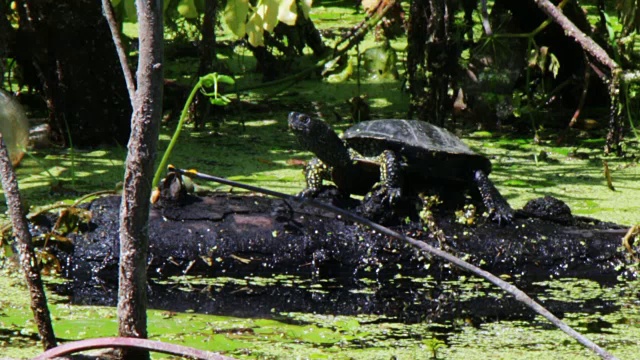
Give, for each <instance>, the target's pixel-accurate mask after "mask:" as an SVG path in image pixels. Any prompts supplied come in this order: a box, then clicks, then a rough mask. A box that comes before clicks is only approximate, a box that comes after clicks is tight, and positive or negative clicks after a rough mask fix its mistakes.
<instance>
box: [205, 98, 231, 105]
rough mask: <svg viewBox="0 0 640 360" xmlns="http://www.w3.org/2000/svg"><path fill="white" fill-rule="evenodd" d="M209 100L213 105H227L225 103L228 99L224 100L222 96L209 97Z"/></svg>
mask: <svg viewBox="0 0 640 360" xmlns="http://www.w3.org/2000/svg"><path fill="white" fill-rule="evenodd" d="M209 101H210V102H211V104H213V105H218V106H227V104H228V103H229V99H227V101H225V99H224V98H221V97H220V98H209Z"/></svg>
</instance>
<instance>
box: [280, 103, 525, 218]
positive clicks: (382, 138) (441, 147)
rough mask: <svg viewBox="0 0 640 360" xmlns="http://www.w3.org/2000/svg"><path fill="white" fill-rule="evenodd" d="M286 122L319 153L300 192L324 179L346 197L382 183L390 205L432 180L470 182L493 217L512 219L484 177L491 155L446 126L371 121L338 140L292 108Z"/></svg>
mask: <svg viewBox="0 0 640 360" xmlns="http://www.w3.org/2000/svg"><path fill="white" fill-rule="evenodd" d="M288 121H289V127H290V129H291V130H292V132H293V133H294V134H295V135H296V137H297V138H298V141H299V142H300V144H301V145H302V146H303V147H304V148H305V149H306V150H309V151H311V152H312V153H314V154H315V155H316V156H317V158H314V159H312V160H311V161H310V162H309V164H308V165H307V168H306V173H305V175H306V179H307V188H306V189H305V190H304V191H303V192H302V193H301V195H303V196H313V195H315V194H317V192H318V191H319V189H320V188H321V186H322V183H323V180H331V181H333V183H334V184H335V185H336V187H338V189H339V190H340V191H341V192H342V193H344V194H347V195H350V194H359V195H365V194H368V193H370V192H371V191H372V189H373V188H374V186H375V184H377V183H378V184H381V186H382V188H383V189H384V192H385V194H386V197H387V200H388V201H389V203H391V204H393V203H394V202H395V201H397V199H399V198H400V197H401V196H402V195H403V193H404V192H406V191H409V192H411V193H420V192H423V191H424V190H425V189H426V188H428V187H429V186H430V184H432V183H433V182H434V181H435V182H439V183H444V184H449V183H451V184H453V183H457V184H468V185H470V186H474V187H476V188H477V190H478V192H479V194H480V196H481V198H482V201H483V203H484V204H485V206H486V208H487V211H488V212H489V213H490V214H491V216H492V218H493V219H494V220H495V221H497V222H499V223H509V222H511V221H512V218H513V210H512V209H511V207H510V206H509V204H508V203H507V201H506V200H505V199H504V198H503V197H502V195H500V193H499V192H498V190H497V189H496V188H495V186H494V185H493V183H491V181H490V180H489V178H488V177H487V175H488V174H489V173H490V172H491V162H490V161H489V159H487V158H486V157H484V156H482V155H479V154H476V153H475V152H473V151H472V150H471V149H470V148H469V147H468V146H467V145H466V144H464V143H463V142H462V140H460V139H459V138H458V137H457V136H455V135H453V134H452V133H451V132H449V131H448V130H446V129H443V128H440V127H437V126H435V125H432V124H429V123H427V122H424V121H419V120H401V119H386V120H371V121H363V122H360V123H358V124H356V125H354V126H352V127H350V128H349V129H347V130H346V131H345V132H344V134H343V138H342V139H341V138H340V137H338V135H337V134H336V133H335V132H334V131H333V129H331V127H330V126H329V125H328V124H327V123H325V122H324V121H322V120H319V119H313V118H311V117H310V116H308V115H305V114H301V113H296V112H292V113H291V114H289V118H288Z"/></svg>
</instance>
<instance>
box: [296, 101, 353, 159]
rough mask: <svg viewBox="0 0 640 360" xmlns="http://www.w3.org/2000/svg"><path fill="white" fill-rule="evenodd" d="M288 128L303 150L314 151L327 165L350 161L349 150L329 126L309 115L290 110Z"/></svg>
mask: <svg viewBox="0 0 640 360" xmlns="http://www.w3.org/2000/svg"><path fill="white" fill-rule="evenodd" d="M289 128H290V129H291V131H292V132H293V133H294V134H295V135H296V137H297V138H298V142H299V143H300V145H302V147H303V148H304V149H305V150H308V151H311V152H312V153H314V154H315V155H316V156H317V157H318V158H319V159H320V160H322V162H324V163H325V164H327V165H329V166H334V167H336V166H347V165H348V164H349V163H351V158H350V156H349V150H348V149H347V147H346V146H345V144H344V142H343V141H342V140H340V138H339V137H338V135H337V134H336V133H335V131H333V129H331V126H329V124H327V123H326V122H324V121H322V120H319V119H312V118H311V117H310V116H309V115H306V114H302V113H297V112H292V113H290V114H289Z"/></svg>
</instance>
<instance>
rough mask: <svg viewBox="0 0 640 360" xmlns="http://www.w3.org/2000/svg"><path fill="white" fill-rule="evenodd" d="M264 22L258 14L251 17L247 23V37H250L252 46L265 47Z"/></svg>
mask: <svg viewBox="0 0 640 360" xmlns="http://www.w3.org/2000/svg"><path fill="white" fill-rule="evenodd" d="M263 24H264V21H262V17H261V16H260V14H258V13H257V12H255V13H253V15H251V18H249V21H248V22H247V35H248V37H249V44H251V45H252V46H264V34H263V31H264V30H263V29H262V26H263Z"/></svg>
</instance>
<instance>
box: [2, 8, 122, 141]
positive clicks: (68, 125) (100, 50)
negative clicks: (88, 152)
mask: <svg viewBox="0 0 640 360" xmlns="http://www.w3.org/2000/svg"><path fill="white" fill-rule="evenodd" d="M17 3H18V13H19V15H20V20H19V28H18V30H17V34H16V39H15V42H14V44H13V45H14V46H13V55H14V57H15V59H16V61H17V62H18V64H19V65H20V66H21V67H23V68H24V69H26V70H27V71H28V72H29V73H34V74H33V75H32V76H31V77H32V79H31V80H30V81H31V82H37V83H38V87H39V88H41V89H42V91H43V94H44V97H45V98H46V104H47V108H48V110H49V123H50V125H51V128H52V130H53V132H54V133H55V134H57V140H58V142H59V143H63V144H66V145H70V144H73V145H74V146H95V145H98V144H104V143H110V144H114V143H119V144H121V145H124V144H126V142H127V140H128V138H129V131H130V124H129V118H130V114H131V106H130V103H129V101H128V96H127V90H126V87H125V83H124V80H123V78H122V77H114V76H113V74H119V73H120V65H119V63H118V59H117V56H116V52H115V49H114V45H113V42H112V41H111V36H110V33H109V28H108V25H107V23H106V21H105V19H104V17H103V16H102V13H101V7H100V3H99V2H95V1H90V0H74V1H64V2H61V1H55V0H44V1H33V0H22V1H18V2H17Z"/></svg>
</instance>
